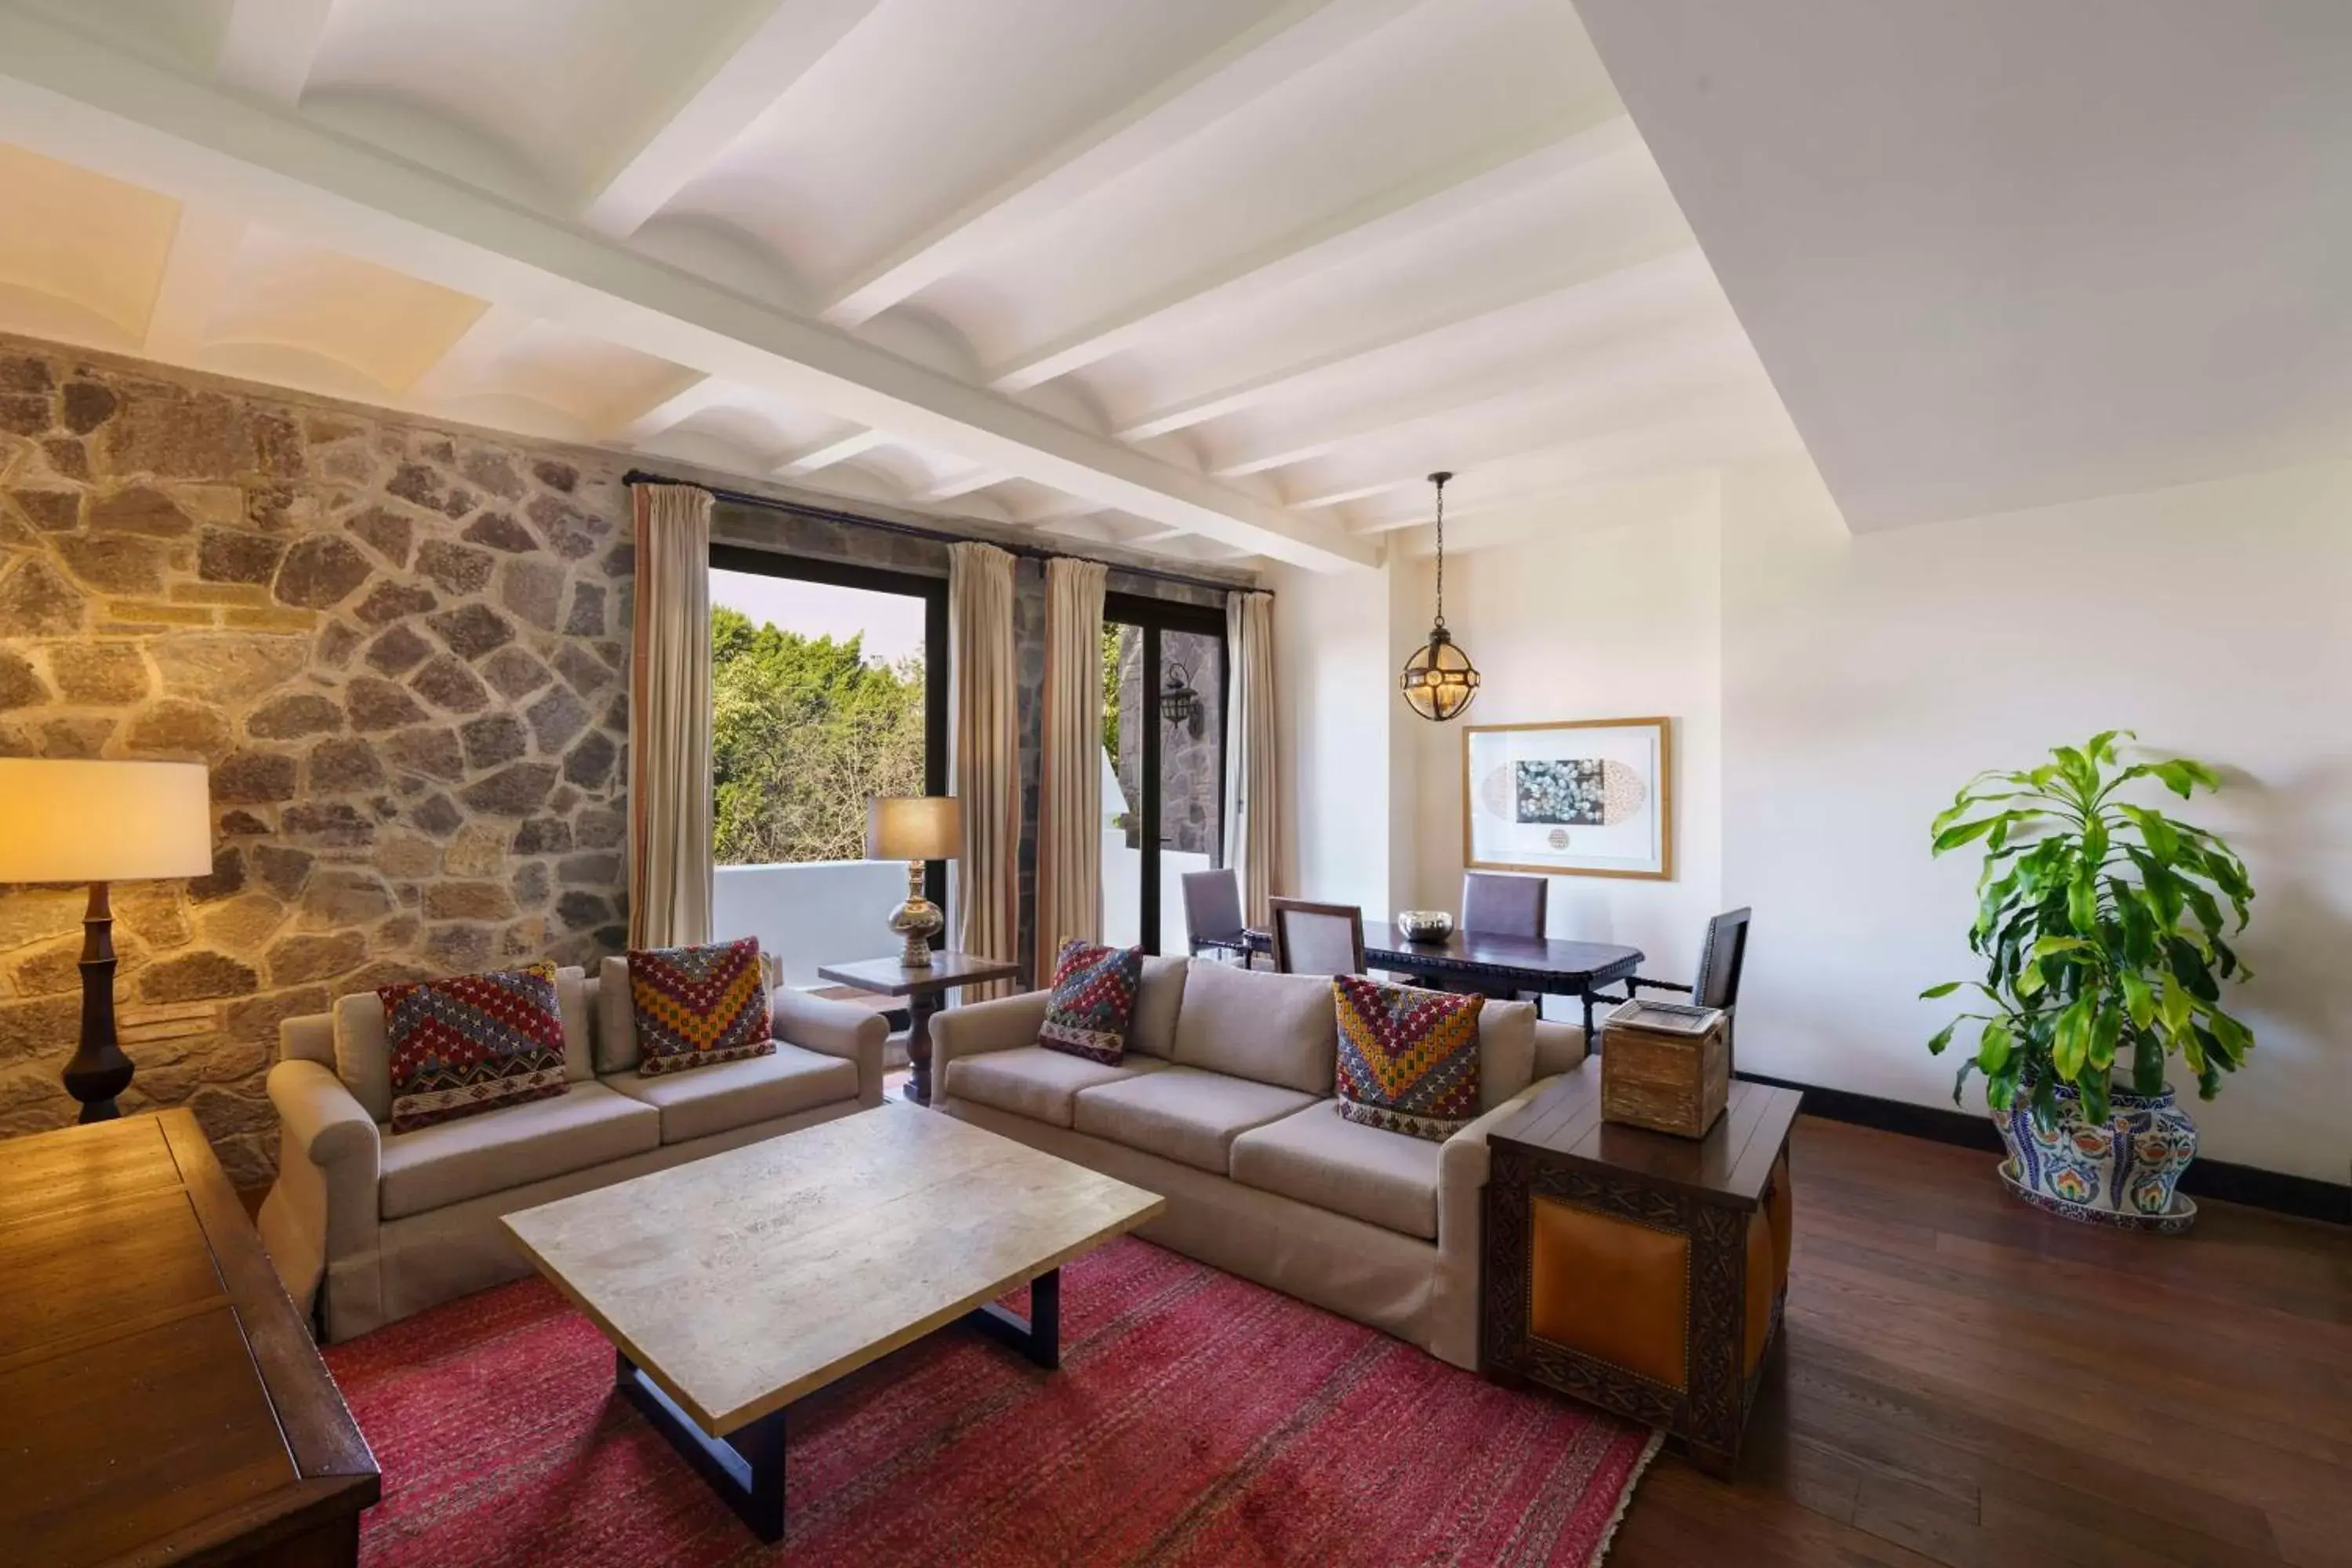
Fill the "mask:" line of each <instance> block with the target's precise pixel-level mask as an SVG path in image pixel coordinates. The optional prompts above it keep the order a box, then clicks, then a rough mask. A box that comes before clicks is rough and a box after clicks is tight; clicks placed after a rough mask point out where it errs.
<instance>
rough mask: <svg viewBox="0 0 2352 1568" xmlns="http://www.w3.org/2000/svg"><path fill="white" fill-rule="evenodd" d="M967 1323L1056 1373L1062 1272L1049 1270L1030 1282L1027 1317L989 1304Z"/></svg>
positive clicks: (972, 1313) (1060, 1341)
mask: <svg viewBox="0 0 2352 1568" xmlns="http://www.w3.org/2000/svg"><path fill="white" fill-rule="evenodd" d="M965 1321H967V1322H969V1323H971V1326H972V1327H974V1328H976V1329H978V1330H980V1331H982V1333H984V1334H986V1335H988V1336H989V1337H990V1338H991V1339H993V1340H997V1341H1000V1342H1003V1343H1004V1344H1008V1345H1011V1346H1012V1347H1013V1349H1014V1350H1017V1351H1019V1352H1021V1353H1022V1354H1023V1355H1025V1356H1027V1357H1028V1358H1029V1359H1030V1360H1031V1361H1034V1362H1035V1363H1037V1364H1038V1365H1039V1366H1042V1367H1044V1368H1045V1370H1046V1371H1048V1372H1053V1371H1055V1370H1057V1369H1058V1368H1059V1367H1060V1366H1061V1364H1062V1271H1061V1270H1060V1269H1058V1268H1049V1269H1047V1270H1046V1271H1045V1273H1043V1274H1040V1275H1039V1276H1037V1278H1036V1279H1032V1280H1031V1281H1029V1315H1028V1316H1027V1317H1025V1318H1024V1317H1023V1316H1021V1314H1019V1313H1018V1312H1011V1311H1007V1310H1005V1309H1003V1307H1000V1306H998V1305H997V1304H996V1303H995V1302H993V1301H989V1302H985V1303H983V1304H982V1305H981V1306H979V1307H976V1308H974V1309H973V1310H972V1312H971V1317H969V1318H967V1319H966V1320H965Z"/></svg>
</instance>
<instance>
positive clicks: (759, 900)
mask: <svg viewBox="0 0 2352 1568" xmlns="http://www.w3.org/2000/svg"><path fill="white" fill-rule="evenodd" d="M906 896H907V863H906V862H905V861H904V860H806V861H802V862H799V863H797V864H794V865H784V866H721V867H719V871H718V875H717V877H716V879H715V880H714V886H713V889H712V894H711V909H710V923H711V934H712V935H713V936H715V937H717V938H718V939H719V940H720V941H722V942H731V941H733V940H734V939H735V938H737V937H744V936H756V937H758V938H759V939H760V947H761V951H762V952H772V953H774V954H775V955H776V956H777V958H778V959H779V960H781V961H782V964H783V972H784V984H787V985H796V986H803V987H806V986H815V985H822V984H825V982H824V981H822V980H819V979H818V978H817V973H816V972H817V966H818V965H820V964H825V963H848V962H850V961H851V960H854V959H860V958H887V957H888V956H889V955H891V954H892V953H895V952H898V938H897V937H895V936H892V935H891V934H890V931H889V926H888V921H889V918H890V911H891V910H893V909H896V908H897V907H898V901H899V900H901V899H904V898H905V897H906Z"/></svg>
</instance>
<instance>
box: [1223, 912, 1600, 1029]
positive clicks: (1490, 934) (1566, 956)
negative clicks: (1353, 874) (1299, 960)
mask: <svg viewBox="0 0 2352 1568" xmlns="http://www.w3.org/2000/svg"><path fill="white" fill-rule="evenodd" d="M1245 935H1246V936H1247V937H1248V940H1249V944H1250V949H1251V951H1252V952H1265V953H1271V952H1273V951H1274V936H1273V933H1272V932H1270V931H1259V930H1257V929H1255V928H1252V929H1251V930H1250V931H1247V932H1246V933H1245ZM1642 960H1643V952H1642V950H1641V949H1640V948H1638V947H1622V946H1620V945H1618V944H1616V943H1614V942H1563V941H1561V940H1559V938H1557V937H1544V936H1506V935H1504V934H1502V933H1501V932H1499V931H1448V932H1447V933H1446V934H1445V935H1444V936H1438V937H1430V938H1427V939H1426V940H1423V941H1419V942H1416V941H1413V940H1412V939H1411V938H1409V937H1407V936H1406V935H1405V934H1404V932H1403V931H1402V929H1400V928H1399V927H1397V926H1395V925H1393V924H1391V925H1385V926H1380V925H1367V926H1365V928H1364V966H1365V967H1366V968H1368V969H1383V970H1387V971H1389V972H1390V973H1396V974H1411V975H1413V976H1415V977H1416V978H1419V979H1423V980H1431V981H1436V982H1440V983H1451V984H1452V986H1453V987H1454V988H1457V989H1460V988H1466V989H1469V990H1473V991H1478V992H1483V993H1485V994H1486V995H1489V996H1505V997H1508V996H1517V995H1519V994H1522V993H1525V992H1530V991H1532V992H1535V993H1538V994H1541V995H1545V996H1573V997H1575V998H1577V999H1578V1000H1579V1001H1580V1002H1581V1003H1583V1005H1584V1037H1585V1038H1586V1039H1587V1040H1588V1041H1590V1040H1592V1039H1593V1030H1592V1021H1593V1020H1592V1009H1593V1004H1594V1002H1595V1001H1601V1002H1612V1001H1615V1000H1617V998H1613V997H1608V996H1600V995H1598V993H1599V992H1600V991H1601V989H1602V988H1603V987H1604V986H1610V985H1614V984H1618V983H1620V982H1621V981H1625V980H1630V979H1632V978H1633V974H1634V972H1635V971H1637V970H1639V969H1640V968H1641V966H1642Z"/></svg>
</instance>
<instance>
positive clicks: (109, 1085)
mask: <svg viewBox="0 0 2352 1568" xmlns="http://www.w3.org/2000/svg"><path fill="white" fill-rule="evenodd" d="M81 930H82V942H81V1043H80V1044H79V1046H77V1047H75V1049H74V1054H73V1056H72V1058H70V1059H68V1061H67V1063H66V1068H65V1072H64V1073H63V1074H62V1075H61V1076H62V1077H63V1078H64V1079H65V1086H66V1092H67V1093H68V1094H70V1095H72V1096H73V1097H74V1098H75V1099H76V1100H80V1101H81V1116H80V1120H81V1121H85V1122H89V1121H113V1120H114V1119H115V1118H116V1117H118V1116H120V1115H121V1114H122V1108H121V1106H119V1105H117V1104H115V1102H114V1097H115V1096H117V1095H119V1094H121V1092H122V1091H123V1090H124V1089H129V1088H130V1087H131V1074H132V1073H133V1072H135V1071H136V1070H137V1069H136V1068H134V1067H132V1065H131V1058H129V1057H126V1056H124V1055H123V1054H122V1048H121V1047H120V1046H118V1045H116V1044H115V1043H114V963H115V959H114V909H113V906H112V904H111V903H110V902H109V901H108V899H107V892H106V884H105V883H103V882H92V883H91V884H90V885H89V909H87V910H84V911H83V913H82V919H81Z"/></svg>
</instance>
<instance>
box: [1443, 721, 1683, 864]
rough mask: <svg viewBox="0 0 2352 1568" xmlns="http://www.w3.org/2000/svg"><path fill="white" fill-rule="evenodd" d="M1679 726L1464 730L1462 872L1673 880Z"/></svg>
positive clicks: (1568, 724) (1584, 724) (1580, 724)
mask: <svg viewBox="0 0 2352 1568" xmlns="http://www.w3.org/2000/svg"><path fill="white" fill-rule="evenodd" d="M1674 778H1675V774H1674V721H1673V720H1671V719H1665V718H1644V719H1562V720H1557V721H1551V722H1549V723H1535V724H1473V725H1466V726H1465V727H1464V729H1463V731H1462V864H1463V866H1464V867H1465V868H1467V869H1470V870H1476V871H1519V872H1527V873H1531V874H1533V875H1536V876H1541V877H1622V878H1628V879H1636V880H1643V881H1671V880H1673V879H1674V875H1675V805H1674V803H1675V794H1674Z"/></svg>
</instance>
